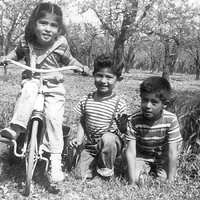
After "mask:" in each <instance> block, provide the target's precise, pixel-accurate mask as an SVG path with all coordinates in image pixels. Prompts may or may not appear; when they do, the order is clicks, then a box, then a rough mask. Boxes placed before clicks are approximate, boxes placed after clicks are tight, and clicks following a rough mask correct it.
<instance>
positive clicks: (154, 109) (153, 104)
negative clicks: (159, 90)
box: [141, 93, 164, 121]
mask: <svg viewBox="0 0 200 200" xmlns="http://www.w3.org/2000/svg"><path fill="white" fill-rule="evenodd" d="M163 107H164V105H163V103H162V101H161V100H160V98H159V97H158V95H157V94H156V93H152V94H148V93H144V94H142V95H141V108H142V112H143V115H144V117H145V118H147V119H148V120H150V121H155V120H158V119H159V118H160V116H161V111H162V109H163Z"/></svg>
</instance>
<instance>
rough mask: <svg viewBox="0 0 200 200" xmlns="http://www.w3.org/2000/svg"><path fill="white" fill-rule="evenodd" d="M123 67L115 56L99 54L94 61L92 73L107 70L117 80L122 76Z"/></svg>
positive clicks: (120, 60) (121, 61) (121, 62)
mask: <svg viewBox="0 0 200 200" xmlns="http://www.w3.org/2000/svg"><path fill="white" fill-rule="evenodd" d="M123 67H124V63H123V60H122V59H120V58H119V56H117V55H115V54H112V53H110V54H101V55H100V56H98V57H97V58H96V59H95V60H94V71H93V75H95V73H96V72H99V71H100V70H101V69H103V68H109V69H110V70H111V72H112V73H113V74H114V75H116V76H117V78H119V77H120V76H121V75H122V70H123Z"/></svg>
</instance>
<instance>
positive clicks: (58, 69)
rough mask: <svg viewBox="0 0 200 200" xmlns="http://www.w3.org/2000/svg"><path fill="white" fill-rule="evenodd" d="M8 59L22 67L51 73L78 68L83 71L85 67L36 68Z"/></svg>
mask: <svg viewBox="0 0 200 200" xmlns="http://www.w3.org/2000/svg"><path fill="white" fill-rule="evenodd" d="M8 61H9V62H10V63H12V64H14V65H17V66H19V67H22V68H24V69H27V70H30V71H33V72H38V73H51V72H60V71H64V70H67V69H68V70H77V71H79V72H83V69H81V68H80V67H77V66H65V67H61V68H56V69H36V68H31V67H28V66H26V65H24V64H22V63H19V62H16V61H14V60H11V59H8Z"/></svg>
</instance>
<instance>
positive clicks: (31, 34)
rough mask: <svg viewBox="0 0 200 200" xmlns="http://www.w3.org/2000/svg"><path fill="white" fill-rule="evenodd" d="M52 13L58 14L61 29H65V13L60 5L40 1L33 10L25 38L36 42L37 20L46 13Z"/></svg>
mask: <svg viewBox="0 0 200 200" xmlns="http://www.w3.org/2000/svg"><path fill="white" fill-rule="evenodd" d="M48 13H52V14H55V15H56V18H57V22H58V24H59V31H60V32H62V31H63V14H62V10H61V8H60V7H59V6H57V5H56V4H52V3H40V4H38V5H37V6H36V8H35V9H34V10H33V12H32V14H31V16H30V18H29V20H28V23H27V25H26V27H25V38H26V40H27V41H28V42H30V43H31V42H34V41H35V40H36V35H35V26H36V21H37V20H39V19H41V18H43V17H45V16H46V14H48Z"/></svg>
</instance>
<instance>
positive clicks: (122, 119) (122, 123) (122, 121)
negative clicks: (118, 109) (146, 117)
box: [115, 114, 128, 133]
mask: <svg viewBox="0 0 200 200" xmlns="http://www.w3.org/2000/svg"><path fill="white" fill-rule="evenodd" d="M115 120H116V123H117V126H118V128H119V130H120V131H121V132H122V133H125V132H126V130H127V123H128V115H127V114H122V115H121V116H120V114H119V115H118V117H117V119H115Z"/></svg>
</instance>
